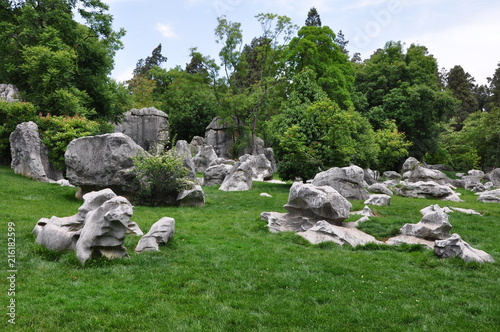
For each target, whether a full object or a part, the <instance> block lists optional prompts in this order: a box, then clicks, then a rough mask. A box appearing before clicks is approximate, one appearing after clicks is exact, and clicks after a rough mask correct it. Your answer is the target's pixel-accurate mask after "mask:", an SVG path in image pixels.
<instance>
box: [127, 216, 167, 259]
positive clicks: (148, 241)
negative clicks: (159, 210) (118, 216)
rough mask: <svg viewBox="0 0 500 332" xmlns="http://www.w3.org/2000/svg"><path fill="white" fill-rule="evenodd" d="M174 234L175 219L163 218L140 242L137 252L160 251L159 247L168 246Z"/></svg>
mask: <svg viewBox="0 0 500 332" xmlns="http://www.w3.org/2000/svg"><path fill="white" fill-rule="evenodd" d="M174 232H175V219H173V218H168V217H163V218H161V219H160V220H158V221H157V222H156V223H154V224H153V226H151V229H150V230H149V232H147V234H146V235H144V236H143V237H142V238H141V239H140V240H139V243H138V244H137V247H136V248H135V251H136V252H143V251H159V250H160V249H159V246H161V245H165V244H167V243H168V241H170V240H171V239H172V238H173V236H174Z"/></svg>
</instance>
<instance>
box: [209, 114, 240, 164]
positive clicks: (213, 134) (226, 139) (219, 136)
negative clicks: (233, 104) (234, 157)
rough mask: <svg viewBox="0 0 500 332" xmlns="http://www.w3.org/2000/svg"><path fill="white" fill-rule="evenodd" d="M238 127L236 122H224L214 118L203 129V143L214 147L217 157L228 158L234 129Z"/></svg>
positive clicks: (232, 142) (233, 139)
mask: <svg viewBox="0 0 500 332" xmlns="http://www.w3.org/2000/svg"><path fill="white" fill-rule="evenodd" d="M238 127H239V125H238V122H237V121H236V120H234V121H229V122H225V121H224V120H223V119H222V118H220V117H215V118H214V119H213V120H212V122H211V123H210V124H209V125H208V126H207V128H206V129H205V142H206V144H207V145H211V146H213V147H214V150H215V152H216V153H217V155H218V156H220V157H223V158H230V157H231V153H230V151H231V149H232V147H233V144H234V142H235V129H236V128H238Z"/></svg>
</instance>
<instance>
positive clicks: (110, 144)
mask: <svg viewBox="0 0 500 332" xmlns="http://www.w3.org/2000/svg"><path fill="white" fill-rule="evenodd" d="M145 153H146V152H145V151H144V149H143V148H141V147H140V146H139V145H137V144H136V143H135V142H134V141H133V140H132V139H131V138H130V137H128V136H126V135H124V134H121V133H114V134H105V135H98V136H88V137H81V138H77V139H75V140H73V141H72V142H71V143H70V144H69V145H68V148H67V150H66V153H65V160H66V167H67V170H66V176H67V178H68V180H69V181H70V183H71V184H73V185H75V186H79V187H81V188H82V190H83V192H84V193H86V192H90V191H95V190H100V189H103V188H111V189H112V190H113V191H114V192H117V193H118V194H125V195H130V194H133V193H134V191H135V186H134V175H133V174H132V171H133V167H134V162H133V160H132V158H133V157H136V156H137V155H140V154H145Z"/></svg>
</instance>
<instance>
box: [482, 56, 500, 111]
mask: <svg viewBox="0 0 500 332" xmlns="http://www.w3.org/2000/svg"><path fill="white" fill-rule="evenodd" d="M488 83H489V87H488V93H489V95H488V97H487V99H486V105H485V106H486V107H485V108H486V111H490V110H491V109H493V108H495V107H500V62H499V63H498V66H497V68H496V70H495V73H494V74H493V77H488Z"/></svg>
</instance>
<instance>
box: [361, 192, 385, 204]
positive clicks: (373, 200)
mask: <svg viewBox="0 0 500 332" xmlns="http://www.w3.org/2000/svg"><path fill="white" fill-rule="evenodd" d="M364 204H369V205H376V206H388V205H390V204H391V196H389V195H385V194H375V195H370V197H369V198H368V199H367V200H366V201H365V202H364Z"/></svg>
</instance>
